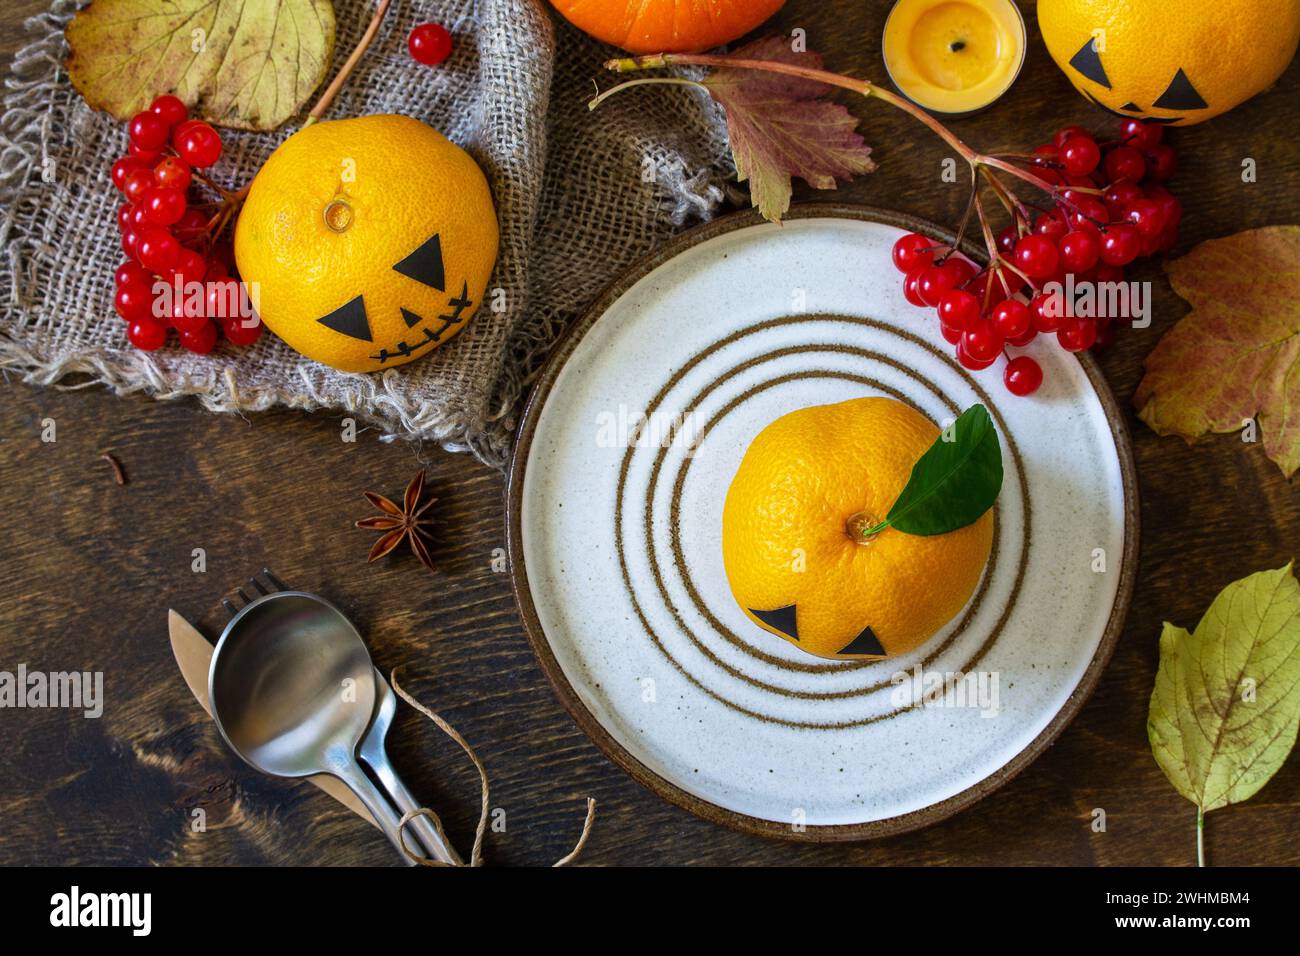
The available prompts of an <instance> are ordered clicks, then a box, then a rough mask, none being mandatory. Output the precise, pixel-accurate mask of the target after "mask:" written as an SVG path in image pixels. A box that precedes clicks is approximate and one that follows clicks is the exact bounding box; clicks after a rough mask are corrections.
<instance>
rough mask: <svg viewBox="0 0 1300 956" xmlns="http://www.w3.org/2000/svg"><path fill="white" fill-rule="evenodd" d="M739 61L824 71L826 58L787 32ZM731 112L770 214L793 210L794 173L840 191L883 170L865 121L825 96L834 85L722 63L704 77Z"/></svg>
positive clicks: (731, 130) (754, 185)
mask: <svg viewBox="0 0 1300 956" xmlns="http://www.w3.org/2000/svg"><path fill="white" fill-rule="evenodd" d="M732 58H734V59H748V60H776V61H779V62H781V63H790V64H793V65H795V66H804V67H808V68H809V69H821V66H822V60H821V57H820V56H818V55H817V54H816V53H813V52H811V51H809V52H804V53H796V52H794V51H793V50H792V49H791V47H790V40H789V39H788V38H786V37H779V36H776V37H764V38H763V39H760V40H755V41H754V42H753V43H749V44H747V45H745V46H743V47H741V48H739V49H737V50H735V51H734V52H733V53H732ZM702 85H703V86H704V88H705V89H707V90H708V91H709V95H710V96H712V97H713V98H714V99H715V100H717V101H718V103H720V104H721V105H722V108H723V109H724V110H725V111H726V114H727V135H728V138H729V139H730V141H731V155H732V157H734V159H735V161H736V173H737V175H738V178H739V179H740V181H741V182H745V181H746V180H748V181H749V192H750V199H751V201H752V203H753V205H755V206H757V207H758V211H759V212H761V213H762V214H763V217H764V218H765V219H770V220H772V221H773V222H780V221H781V216H782V215H784V213H785V211H786V210H787V209H789V208H790V194H791V184H790V178H791V177H792V176H798V177H799V178H800V179H802V180H804V181H805V182H807V183H808V185H810V186H812V187H813V188H815V189H834V188H835V183H836V180H837V179H851V178H852V177H853V176H856V175H858V174H860V173H869V172H871V171H872V170H873V169H875V168H876V164H875V163H874V162H872V160H871V147H870V146H867V145H866V144H865V142H864V141H863V139H862V137H861V136H859V135H858V133H857V126H858V119H857V117H856V116H854V115H853V114H852V113H850V112H849V111H848V110H847V109H845V108H844V107H843V106H841V105H840V104H838V103H832V102H830V101H829V100H826V99H824V98H823V97H824V96H825V95H826V94H827V93H828V92H829V91H830V87H829V86H827V85H826V84H824V83H818V82H816V81H814V80H805V79H802V78H800V77H793V76H783V75H781V74H777V73H767V72H763V71H760V70H750V69H741V68H732V67H721V68H719V69H716V70H714V71H713V72H712V73H710V74H709V76H708V77H706V78H705V79H704V80H703V81H702Z"/></svg>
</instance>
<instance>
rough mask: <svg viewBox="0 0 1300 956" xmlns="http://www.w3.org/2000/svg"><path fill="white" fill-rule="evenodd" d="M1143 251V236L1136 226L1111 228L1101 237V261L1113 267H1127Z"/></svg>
mask: <svg viewBox="0 0 1300 956" xmlns="http://www.w3.org/2000/svg"><path fill="white" fill-rule="evenodd" d="M1141 251H1142V235H1141V233H1139V232H1138V231H1137V227H1136V226H1129V225H1124V224H1121V225H1117V226H1110V227H1108V228H1107V229H1106V232H1105V233H1104V234H1103V235H1102V237H1101V261H1102V262H1104V263H1106V264H1107V265H1112V266H1126V265H1128V264H1129V263H1130V262H1132V261H1133V260H1134V259H1136V258H1137V257H1138V253H1140V252H1141Z"/></svg>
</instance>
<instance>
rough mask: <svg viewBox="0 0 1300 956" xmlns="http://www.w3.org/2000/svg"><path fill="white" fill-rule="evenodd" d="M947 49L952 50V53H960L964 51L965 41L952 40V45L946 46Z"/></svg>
mask: <svg viewBox="0 0 1300 956" xmlns="http://www.w3.org/2000/svg"><path fill="white" fill-rule="evenodd" d="M948 49H949V50H952V52H953V53H960V52H961V51H962V50H964V49H966V41H965V40H953V41H952V43H951V44H950V45H949V46H948Z"/></svg>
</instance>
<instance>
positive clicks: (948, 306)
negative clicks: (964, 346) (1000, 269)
mask: <svg viewBox="0 0 1300 956" xmlns="http://www.w3.org/2000/svg"><path fill="white" fill-rule="evenodd" d="M936 308H937V311H938V313H939V321H940V322H942V323H943V324H944V325H946V326H948V327H949V328H953V329H968V328H970V327H971V326H972V325H974V324H975V323H976V322H978V321H979V317H980V300H979V299H977V298H975V296H974V295H972V294H971V293H969V292H966V291H965V290H963V289H949V290H948V291H947V292H945V293H944V294H943V297H942V298H940V299H939V305H938V306H937V307H936Z"/></svg>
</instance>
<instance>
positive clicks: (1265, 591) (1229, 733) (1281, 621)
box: [1147, 564, 1300, 858]
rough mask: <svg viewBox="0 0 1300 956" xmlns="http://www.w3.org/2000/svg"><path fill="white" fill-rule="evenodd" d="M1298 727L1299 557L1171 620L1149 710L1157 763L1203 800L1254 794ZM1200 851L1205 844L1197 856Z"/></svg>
mask: <svg viewBox="0 0 1300 956" xmlns="http://www.w3.org/2000/svg"><path fill="white" fill-rule="evenodd" d="M1297 729H1300V584H1298V583H1297V582H1296V579H1295V577H1294V576H1293V575H1292V573H1291V565H1290V564H1288V565H1287V566H1286V567H1284V568H1279V569H1278V570H1276V571H1261V572H1259V573H1258V574H1252V575H1250V576H1249V577H1246V578H1242V579H1241V580H1240V581H1234V582H1233V583H1232V584H1229V585H1228V586H1227V587H1226V588H1224V589H1223V590H1222V591H1221V592H1220V593H1219V596H1218V597H1216V598H1215V599H1214V603H1213V604H1211V605H1210V609H1209V610H1208V611H1206V612H1205V616H1204V617H1203V618H1201V622H1200V623H1199V624H1197V625H1196V630H1195V631H1191V632H1189V631H1187V630H1185V629H1183V628H1181V627H1178V626H1176V625H1174V624H1169V623H1166V624H1165V627H1164V633H1163V634H1161V636H1160V668H1159V670H1158V671H1157V672H1156V683H1155V688H1154V690H1153V691H1152V693H1151V705H1150V710H1149V713H1148V717H1147V736H1148V737H1149V739H1150V741H1151V752H1152V754H1153V755H1154V756H1155V758H1156V763H1158V764H1159V765H1160V769H1161V770H1163V771H1164V772H1165V776H1166V777H1168V778H1169V782H1170V783H1172V784H1173V785H1174V789H1176V790H1177V791H1178V792H1179V793H1180V794H1182V795H1183V796H1184V797H1186V798H1187V799H1188V800H1190V801H1191V802H1192V803H1194V804H1195V805H1196V807H1197V821H1198V832H1197V836H1198V839H1197V845H1198V848H1199V847H1200V846H1201V841H1200V829H1199V828H1200V827H1201V826H1203V820H1204V815H1205V814H1206V813H1209V812H1210V811H1211V810H1217V809H1219V808H1220V807H1225V806H1228V805H1229V804H1232V803H1240V802H1241V801H1243V800H1246V799H1249V798H1250V797H1252V796H1254V795H1255V793H1256V792H1257V791H1258V790H1259V789H1260V788H1261V787H1262V786H1264V784H1265V783H1267V782H1268V780H1269V778H1271V777H1272V776H1273V774H1275V773H1276V772H1277V771H1278V769H1279V768H1280V767H1281V766H1282V764H1283V763H1284V762H1285V761H1286V758H1287V756H1288V754H1290V752H1291V748H1292V747H1293V746H1294V745H1295V741H1296V732H1297ZM1199 857H1200V854H1198V858H1199Z"/></svg>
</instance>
